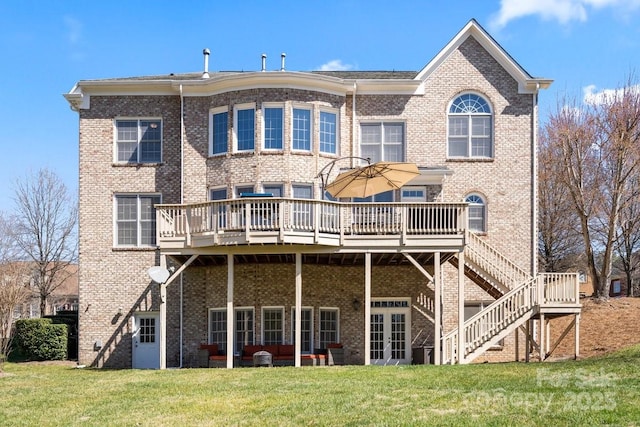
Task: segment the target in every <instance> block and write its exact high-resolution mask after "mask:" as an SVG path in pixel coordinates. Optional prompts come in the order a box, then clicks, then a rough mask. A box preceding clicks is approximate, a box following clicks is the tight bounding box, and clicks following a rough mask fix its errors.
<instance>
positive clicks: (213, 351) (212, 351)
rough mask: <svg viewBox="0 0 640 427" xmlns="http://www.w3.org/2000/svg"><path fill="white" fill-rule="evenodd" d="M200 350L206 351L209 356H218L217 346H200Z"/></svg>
mask: <svg viewBox="0 0 640 427" xmlns="http://www.w3.org/2000/svg"><path fill="white" fill-rule="evenodd" d="M200 349H202V350H207V351H208V352H209V356H214V355H217V354H218V344H200Z"/></svg>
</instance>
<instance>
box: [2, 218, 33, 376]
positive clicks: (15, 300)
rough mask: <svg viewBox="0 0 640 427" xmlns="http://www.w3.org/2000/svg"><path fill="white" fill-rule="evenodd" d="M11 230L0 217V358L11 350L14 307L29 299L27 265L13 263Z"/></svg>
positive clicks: (7, 223) (6, 222)
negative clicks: (9, 231)
mask: <svg viewBox="0 0 640 427" xmlns="http://www.w3.org/2000/svg"><path fill="white" fill-rule="evenodd" d="M11 228H12V224H11V223H10V222H9V221H8V220H7V219H6V218H4V216H2V215H0V356H2V355H4V356H8V355H9V351H10V349H11V341H12V338H13V320H14V313H15V309H16V307H18V306H20V305H22V304H24V303H25V302H27V301H28V300H29V298H30V297H31V289H30V288H29V277H30V274H29V268H28V265H27V264H26V263H24V262H16V261H14V256H15V246H14V245H13V242H12V240H11V238H10V237H9V236H10V235H9V233H8V232H7V231H8V230H10V229H11ZM0 370H2V360H0Z"/></svg>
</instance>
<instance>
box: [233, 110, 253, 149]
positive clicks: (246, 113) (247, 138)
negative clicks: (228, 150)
mask: <svg viewBox="0 0 640 427" xmlns="http://www.w3.org/2000/svg"><path fill="white" fill-rule="evenodd" d="M234 112H235V120H234V127H235V134H234V135H235V139H236V150H237V151H253V150H254V149H255V116H256V110H255V106H254V105H253V104H251V105H237V106H236V107H235V109H234Z"/></svg>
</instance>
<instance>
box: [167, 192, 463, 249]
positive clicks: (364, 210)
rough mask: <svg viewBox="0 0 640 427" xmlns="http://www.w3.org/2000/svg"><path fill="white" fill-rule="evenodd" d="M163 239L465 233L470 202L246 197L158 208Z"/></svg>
mask: <svg viewBox="0 0 640 427" xmlns="http://www.w3.org/2000/svg"><path fill="white" fill-rule="evenodd" d="M156 210H157V229H158V237H159V239H160V240H161V239H162V238H166V237H177V236H187V238H189V237H190V236H191V235H193V234H206V233H217V232H227V231H229V232H230V231H244V232H247V233H249V232H260V231H303V232H305V231H306V232H317V233H333V234H400V233H403V234H407V235H421V234H462V233H464V232H465V231H466V228H467V227H466V224H467V204H466V203H340V202H332V201H324V200H308V199H284V198H243V199H232V200H219V201H210V202H205V203H194V204H188V205H169V204H163V205H156Z"/></svg>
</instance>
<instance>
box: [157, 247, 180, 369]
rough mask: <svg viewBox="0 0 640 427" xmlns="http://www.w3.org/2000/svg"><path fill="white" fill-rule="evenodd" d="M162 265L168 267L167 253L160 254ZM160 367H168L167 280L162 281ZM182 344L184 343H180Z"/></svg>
mask: <svg viewBox="0 0 640 427" xmlns="http://www.w3.org/2000/svg"><path fill="white" fill-rule="evenodd" d="M160 266H161V267H163V268H167V257H166V255H161V256H160ZM159 341H160V342H159V343H158V347H159V349H158V350H159V351H160V369H167V281H165V282H164V283H160V338H159ZM180 345H182V343H180Z"/></svg>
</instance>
